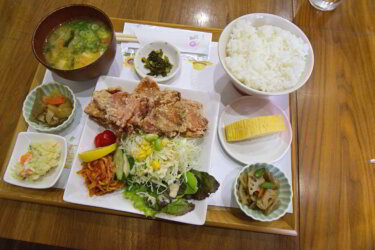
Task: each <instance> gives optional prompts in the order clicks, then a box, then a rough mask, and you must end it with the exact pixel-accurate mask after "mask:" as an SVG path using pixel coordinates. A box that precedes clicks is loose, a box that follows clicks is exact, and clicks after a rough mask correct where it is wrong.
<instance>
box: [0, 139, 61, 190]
mask: <svg viewBox="0 0 375 250" xmlns="http://www.w3.org/2000/svg"><path fill="white" fill-rule="evenodd" d="M51 139H53V140H55V141H57V142H59V143H60V145H61V155H60V161H59V165H58V166H57V167H56V168H54V169H51V170H50V171H49V172H48V173H47V174H46V175H45V176H42V177H41V178H40V179H38V180H36V181H28V180H19V179H16V178H14V177H13V176H12V171H13V170H12V168H13V166H14V165H15V164H16V163H17V162H18V161H19V160H20V157H21V155H23V154H25V153H27V151H28V147H29V145H30V143H32V142H43V141H47V140H51ZM67 154H68V144H67V142H66V139H65V138H64V137H62V136H59V135H52V134H42V133H36V132H21V133H19V134H18V137H17V141H16V145H15V146H14V149H13V153H12V157H11V158H10V160H9V163H8V167H7V170H6V172H5V174H4V181H5V182H7V183H9V184H12V185H16V186H20V187H26V188H34V189H46V188H50V187H52V186H53V185H55V183H56V182H57V180H58V179H59V178H60V175H61V173H62V171H63V169H64V165H65V162H66V157H67Z"/></svg>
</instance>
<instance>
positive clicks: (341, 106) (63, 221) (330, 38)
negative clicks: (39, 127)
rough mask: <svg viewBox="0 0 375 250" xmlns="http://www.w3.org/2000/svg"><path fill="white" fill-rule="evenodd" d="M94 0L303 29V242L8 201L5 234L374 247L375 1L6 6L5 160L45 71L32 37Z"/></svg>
mask: <svg viewBox="0 0 375 250" xmlns="http://www.w3.org/2000/svg"><path fill="white" fill-rule="evenodd" d="M69 2H71V3H73V2H75V3H77V2H84V3H89V4H92V5H95V6H97V7H99V8H101V9H103V10H104V11H105V12H106V13H107V14H108V15H109V16H112V17H121V18H129V19H139V20H148V21H158V22H168V23H180V24H186V25H196V26H207V27H217V28H224V27H225V25H226V24H227V23H229V22H230V21H231V20H233V19H235V18H236V17H238V16H241V15H244V14H247V13H251V12H267V13H274V14H277V15H280V16H283V17H285V18H287V19H289V20H291V21H293V22H294V23H296V24H297V25H299V26H300V27H301V28H302V29H303V30H304V32H305V33H306V34H307V36H308V37H309V39H310V41H311V43H312V46H313V48H314V52H315V68H314V71H313V74H312V76H311V78H310V80H309V82H308V83H307V84H306V85H305V86H304V87H303V88H302V89H300V90H299V91H298V92H297V114H298V117H297V125H298V130H297V139H298V145H299V147H298V161H299V179H300V187H299V189H300V234H299V236H298V237H292V236H280V235H272V234H263V233H251V232H245V231H240V230H228V229H220V228H214V227H206V226H203V227H196V226H189V225H181V224H175V223H170V222H164V221H153V220H145V219H139V218H131V217H124V216H118V215H109V214H103V213H96V212H86V211H80V210H74V209H66V208H58V207H52V206H46V205H37V204H31V203H26V202H17V201H10V200H0V202H1V203H0V204H1V206H0V225H1V227H0V237H4V238H10V239H16V240H23V241H30V242H37V243H43V244H49V245H59V246H65V247H75V248H89V249H106V248H124V249H125V248H126V249H180V248H194V249H203V248H205V249H217V248H222V249H249V248H250V247H253V248H254V249H293V248H299V247H300V248H303V249H310V248H311V249H350V248H353V249H374V248H375V209H374V204H375V198H374V195H373V194H374V192H375V184H374V181H375V165H374V164H373V165H371V164H370V163H369V159H371V158H375V134H374V127H375V126H374V125H375V101H374V96H375V36H374V35H375V18H374V17H373V13H374V11H375V2H374V1H370V0H367V1H366V0H362V1H360V0H357V1H349V0H347V1H344V3H343V4H342V5H341V6H340V7H339V8H338V9H337V10H335V11H334V12H331V13H323V12H320V11H317V10H315V9H313V8H312V7H311V6H310V5H309V3H308V1H307V0H306V1H297V0H273V1H272V0H264V1H257V0H249V1H240V0H232V1H224V0H217V1H209V0H200V1H195V0H193V1H183V0H174V1H172V0H144V1H135V0H134V1H131V0H129V1H100V0H92V1H63V0H61V1H52V0H51V1H36V0H24V1H13V0H9V1H6V0H5V1H4V0H2V1H0V34H1V35H0V39H1V44H0V55H1V60H0V78H1V81H0V96H1V101H0V114H1V117H2V119H1V122H0V135H1V138H2V140H0V152H1V153H0V163H2V162H3V161H4V158H5V154H6V152H7V150H8V147H9V145H10V143H11V139H12V136H13V131H14V129H15V125H16V124H17V121H18V117H19V115H20V112H21V107H22V102H23V100H24V98H25V97H26V95H27V92H28V90H29V88H30V85H31V81H32V79H33V77H34V74H35V72H36V68H37V61H36V60H35V59H34V57H33V55H32V52H31V46H30V40H31V36H32V31H33V29H34V27H35V26H36V24H37V22H38V21H39V20H40V19H41V18H42V17H43V16H44V15H45V14H46V13H48V12H49V11H51V10H53V9H55V8H57V7H59V6H62V5H65V4H68V3H69Z"/></svg>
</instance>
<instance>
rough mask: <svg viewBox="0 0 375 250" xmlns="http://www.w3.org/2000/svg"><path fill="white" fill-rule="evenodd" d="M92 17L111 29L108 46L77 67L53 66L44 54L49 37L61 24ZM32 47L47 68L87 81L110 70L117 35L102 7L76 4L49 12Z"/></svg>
mask: <svg viewBox="0 0 375 250" xmlns="http://www.w3.org/2000/svg"><path fill="white" fill-rule="evenodd" d="M84 18H87V19H90V20H96V21H100V22H102V23H104V25H106V26H107V28H108V30H109V31H110V33H111V34H110V38H109V41H107V42H108V48H107V49H106V50H105V52H104V53H103V54H102V55H101V56H100V57H99V58H98V59H97V60H96V61H94V62H92V63H90V64H88V65H87V66H84V67H81V68H77V69H57V68H55V67H52V66H51V65H50V64H49V63H47V60H46V58H45V56H44V54H43V52H44V46H45V43H46V39H47V37H48V36H49V35H50V34H51V32H53V31H54V30H55V29H56V28H57V27H59V26H60V25H61V24H63V23H65V22H67V21H71V20H74V19H84ZM32 48H33V53H34V55H35V57H36V58H37V59H38V61H39V62H40V63H42V64H43V65H44V66H45V67H46V68H48V69H49V70H51V71H53V72H54V73H56V74H57V75H59V76H61V77H63V78H65V79H68V80H73V81H85V80H90V79H93V78H96V77H98V76H99V75H101V74H105V73H106V72H108V70H109V68H110V66H111V64H112V63H113V60H114V58H115V55H116V37H115V32H114V29H113V25H112V22H111V20H110V19H109V17H108V16H107V15H106V14H105V13H104V12H103V11H101V10H100V9H98V8H95V7H93V6H90V5H82V4H79V5H78V4H74V5H69V6H65V7H62V8H59V9H57V10H55V11H53V12H51V13H50V14H48V15H47V16H46V17H45V18H44V19H43V20H42V21H41V22H40V23H39V25H38V26H37V28H36V29H35V31H34V34H33V38H32Z"/></svg>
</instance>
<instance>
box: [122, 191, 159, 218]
mask: <svg viewBox="0 0 375 250" xmlns="http://www.w3.org/2000/svg"><path fill="white" fill-rule="evenodd" d="M138 192H148V190H147V187H145V186H141V185H132V186H127V187H125V191H124V197H125V198H126V199H129V200H131V201H132V202H133V206H134V207H135V208H136V209H138V210H140V211H142V212H143V213H144V214H145V216H146V217H155V215H156V214H157V213H158V211H156V210H154V209H152V208H150V207H149V206H148V203H147V201H146V200H145V199H144V198H143V197H142V196H140V195H139V194H137V193H138Z"/></svg>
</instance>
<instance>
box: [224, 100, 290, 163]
mask: <svg viewBox="0 0 375 250" xmlns="http://www.w3.org/2000/svg"><path fill="white" fill-rule="evenodd" d="M277 114H281V115H282V116H283V117H284V122H285V126H286V130H285V131H283V132H281V133H276V134H273V135H268V136H263V137H259V138H255V139H251V140H244V141H240V142H232V143H228V142H227V141H226V139H225V132H224V126H225V125H228V124H230V123H233V122H235V121H238V120H243V119H246V118H250V117H256V116H265V115H277ZM218 133H219V138H220V142H221V145H222V146H223V148H224V150H225V151H226V152H227V153H228V154H229V155H230V156H231V157H232V158H234V159H235V160H237V161H239V162H241V163H243V164H254V163H257V162H266V163H273V162H276V161H278V160H280V159H281V158H282V157H283V156H284V155H285V153H286V152H287V151H288V149H289V147H290V144H291V143H292V128H291V126H290V122H289V119H288V117H287V116H286V115H285V113H284V112H283V111H282V110H281V109H280V108H279V107H277V106H275V105H274V104H272V102H270V101H269V100H268V99H266V98H260V97H255V96H243V97H240V98H238V99H236V100H235V101H234V102H232V103H231V104H229V105H228V106H226V107H225V109H224V110H223V112H222V113H221V115H220V120H219V126H218Z"/></svg>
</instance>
